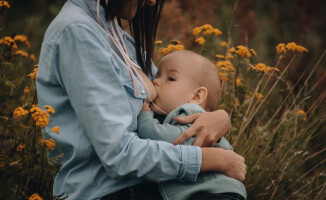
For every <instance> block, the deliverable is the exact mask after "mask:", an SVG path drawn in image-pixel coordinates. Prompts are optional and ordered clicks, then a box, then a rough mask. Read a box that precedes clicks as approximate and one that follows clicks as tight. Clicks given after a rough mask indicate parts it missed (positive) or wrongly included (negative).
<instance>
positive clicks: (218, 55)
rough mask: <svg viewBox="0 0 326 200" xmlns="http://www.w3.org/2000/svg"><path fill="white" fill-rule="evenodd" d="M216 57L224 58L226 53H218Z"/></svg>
mask: <svg viewBox="0 0 326 200" xmlns="http://www.w3.org/2000/svg"><path fill="white" fill-rule="evenodd" d="M215 57H216V58H222V59H223V58H225V56H224V55H221V54H216V55H215Z"/></svg>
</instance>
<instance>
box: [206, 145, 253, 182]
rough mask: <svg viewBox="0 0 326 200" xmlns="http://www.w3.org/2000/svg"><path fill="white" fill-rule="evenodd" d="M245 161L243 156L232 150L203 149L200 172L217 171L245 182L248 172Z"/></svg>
mask: <svg viewBox="0 0 326 200" xmlns="http://www.w3.org/2000/svg"><path fill="white" fill-rule="evenodd" d="M244 161H245V159H244V158H243V157H242V156H240V155H238V154H237V153H235V152H234V151H231V150H225V149H222V148H202V165H201V167H200V171H201V172H204V171H215V172H216V171H217V172H220V173H223V174H225V175H226V176H229V177H232V178H235V179H237V180H239V181H242V182H243V181H244V180H245V177H246V171H247V166H246V165H245V163H244Z"/></svg>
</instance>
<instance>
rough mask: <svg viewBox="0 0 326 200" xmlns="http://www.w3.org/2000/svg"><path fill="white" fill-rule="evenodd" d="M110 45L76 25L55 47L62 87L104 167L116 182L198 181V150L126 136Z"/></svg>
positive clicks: (128, 118)
mask: <svg viewBox="0 0 326 200" xmlns="http://www.w3.org/2000/svg"><path fill="white" fill-rule="evenodd" d="M107 42H108V41H107V38H105V37H104V36H102V35H101V34H100V33H99V32H96V31H94V30H93V29H92V28H91V27H89V25H86V24H83V23H75V24H71V25H69V26H68V27H67V28H66V29H65V30H64V32H63V33H62V35H61V37H60V39H59V41H58V43H57V57H58V58H57V60H58V65H59V71H60V73H59V74H60V78H61V79H62V80H61V81H62V85H63V86H62V87H63V88H64V89H65V91H66V93H67V96H68V98H69V101H70V103H71V106H72V107H73V109H74V111H75V113H76V116H77V118H78V120H79V121H80V124H81V126H82V129H83V131H84V132H85V134H86V136H87V137H88V138H89V140H90V142H91V144H92V146H93V147H94V149H95V152H96V154H97V156H98V157H99V159H100V160H101V162H102V165H103V166H104V168H105V169H106V171H107V172H108V174H109V176H111V177H112V178H120V177H128V178H142V179H147V180H150V181H155V182H160V181H166V180H171V179H179V180H184V181H195V180H196V179H197V175H198V173H199V170H200V166H201V156H202V155H201V149H200V148H199V147H195V146H187V145H178V146H173V145H172V144H169V143H167V142H163V141H153V140H144V139H140V138H139V137H138V136H137V134H136V133H134V132H132V131H129V130H128V127H129V126H130V124H131V123H132V111H131V108H130V104H129V101H128V97H127V94H126V91H125V88H124V86H123V84H122V83H121V81H120V79H119V76H118V74H117V70H116V69H115V68H116V67H117V62H116V61H115V58H113V54H115V53H114V52H113V50H112V48H110V46H109V45H108V44H107ZM121 67H124V66H121Z"/></svg>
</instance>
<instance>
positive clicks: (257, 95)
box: [255, 92, 264, 102]
mask: <svg viewBox="0 0 326 200" xmlns="http://www.w3.org/2000/svg"><path fill="white" fill-rule="evenodd" d="M255 97H256V98H257V99H258V101H260V102H263V101H264V97H263V95H262V94H260V93H259V92H256V93H255Z"/></svg>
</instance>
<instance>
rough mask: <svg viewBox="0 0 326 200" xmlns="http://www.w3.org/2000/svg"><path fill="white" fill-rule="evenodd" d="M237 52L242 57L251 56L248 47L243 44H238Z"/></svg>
mask: <svg viewBox="0 0 326 200" xmlns="http://www.w3.org/2000/svg"><path fill="white" fill-rule="evenodd" d="M235 53H236V54H238V55H239V56H241V57H247V58H249V57H250V56H251V54H250V52H249V50H248V48H247V47H245V46H243V45H239V46H237V50H236V51H235Z"/></svg>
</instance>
